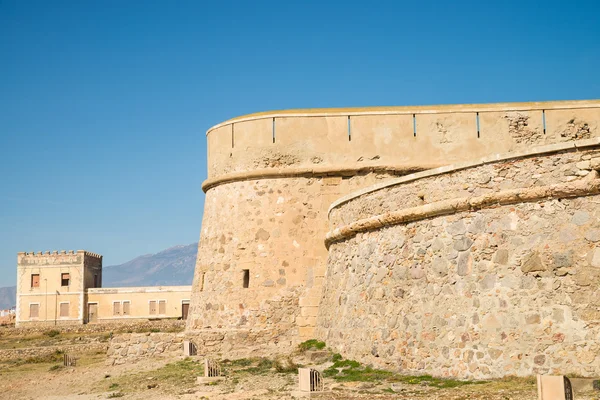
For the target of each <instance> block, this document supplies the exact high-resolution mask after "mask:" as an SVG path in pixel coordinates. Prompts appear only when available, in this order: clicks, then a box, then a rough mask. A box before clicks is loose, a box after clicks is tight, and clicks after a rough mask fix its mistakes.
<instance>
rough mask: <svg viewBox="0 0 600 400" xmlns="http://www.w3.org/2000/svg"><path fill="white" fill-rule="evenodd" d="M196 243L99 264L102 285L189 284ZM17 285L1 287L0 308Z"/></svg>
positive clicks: (11, 297)
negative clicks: (117, 262) (127, 259)
mask: <svg viewBox="0 0 600 400" xmlns="http://www.w3.org/2000/svg"><path fill="white" fill-rule="evenodd" d="M197 252H198V243H192V244H188V245H179V246H174V247H170V248H168V249H166V250H163V251H161V252H158V253H156V254H146V255H143V256H139V257H136V258H134V259H133V260H130V261H127V262H126V263H123V264H119V265H111V266H108V267H103V268H102V270H103V271H102V287H123V286H125V287H131V286H167V285H191V284H192V279H193V278H194V267H195V265H196V253H197ZM16 289H17V288H16V286H9V287H2V288H0V309H6V308H10V307H13V306H14V305H15V303H16Z"/></svg>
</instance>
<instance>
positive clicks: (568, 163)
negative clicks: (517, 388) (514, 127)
mask: <svg viewBox="0 0 600 400" xmlns="http://www.w3.org/2000/svg"><path fill="white" fill-rule="evenodd" d="M599 156H600V151H599V150H597V149H591V150H586V151H577V149H575V148H573V149H571V150H568V151H565V152H562V153H558V154H544V155H539V156H532V157H527V158H523V159H518V160H512V161H500V162H498V163H494V164H487V165H481V166H476V167H473V168H470V169H467V170H462V171H457V172H454V173H447V174H442V175H437V176H431V177H428V178H423V179H420V180H417V181H414V182H408V183H406V184H405V185H404V184H400V185H398V186H393V187H390V188H386V189H382V190H380V191H377V192H373V193H368V194H365V195H363V196H358V197H356V198H354V199H352V200H351V201H349V202H347V203H342V204H340V205H339V206H338V207H337V208H336V209H334V210H333V211H334V212H332V214H331V216H332V229H334V228H336V229H337V230H338V231H345V230H346V228H347V227H348V226H349V225H348V224H350V225H352V224H353V223H355V224H356V226H358V225H361V224H362V226H366V224H364V222H361V221H366V220H365V219H364V218H367V219H368V218H371V219H373V217H374V216H376V215H379V217H377V218H380V219H381V220H382V221H383V220H385V219H386V216H387V215H392V214H393V213H394V212H397V210H405V209H409V207H413V208H411V213H412V214H413V215H419V214H418V211H419V205H421V206H423V207H422V208H423V209H424V210H434V209H435V207H434V206H433V205H432V207H431V208H427V205H425V204H424V202H427V203H432V202H435V201H445V200H448V199H453V198H459V197H465V196H466V197H469V196H470V197H475V196H478V195H486V194H487V195H490V196H491V195H494V194H498V193H501V192H502V190H505V191H506V190H513V189H517V188H525V189H532V190H536V188H542V187H544V186H547V185H553V184H563V185H567V186H565V187H566V189H564V192H565V193H566V194H569V193H576V191H575V190H574V189H573V190H570V189H569V187H571V186H568V185H572V187H573V188H575V187H577V186H576V185H578V184H580V182H583V183H585V182H584V181H586V180H587V182H591V181H595V180H597V179H598V173H597V171H594V169H600V163H599V162H598V161H600V158H598V157H599ZM541 193H544V191H543V190H542V191H541ZM577 193H579V192H577ZM594 193H597V191H596V192H590V195H587V196H586V195H581V194H580V195H578V196H577V197H569V196H566V195H565V197H562V198H540V199H538V200H537V201H529V202H519V201H518V196H517V195H515V196H516V197H515V204H509V205H497V206H486V207H482V208H481V209H472V210H467V211H461V212H455V213H452V212H446V213H445V214H441V215H436V214H433V213H431V214H429V215H428V216H427V215H426V213H425V214H424V217H423V218H419V219H416V220H414V221H412V222H407V223H398V224H395V225H391V226H386V227H381V228H379V229H370V230H366V231H365V230H363V231H360V229H359V230H357V231H356V232H355V234H354V235H350V236H347V237H346V238H343V239H339V240H337V241H333V242H332V243H331V245H330V248H329V259H328V266H327V274H326V280H325V282H326V283H325V287H324V290H323V296H322V300H321V307H320V310H319V316H318V319H317V331H316V336H317V337H318V338H320V339H323V340H325V341H326V342H327V344H328V345H330V346H332V347H333V348H334V349H335V350H337V351H339V352H341V353H342V354H343V355H345V356H346V357H349V358H355V359H357V360H359V361H361V362H365V363H372V364H374V365H376V366H379V367H385V368H391V369H397V370H400V371H402V372H406V373H416V374H419V373H430V374H434V375H438V376H452V377H459V378H490V377H501V376H505V375H519V376H525V375H531V374H536V373H542V374H580V375H586V376H590V375H592V376H597V375H598V374H599V373H600V343H599V342H598V337H600V195H598V194H594ZM438 209H439V208H438ZM361 218H363V219H362V220H361ZM346 231H347V230H346Z"/></svg>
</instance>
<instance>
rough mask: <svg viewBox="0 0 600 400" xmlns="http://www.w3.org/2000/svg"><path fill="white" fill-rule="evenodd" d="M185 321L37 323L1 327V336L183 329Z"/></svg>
mask: <svg viewBox="0 0 600 400" xmlns="http://www.w3.org/2000/svg"><path fill="white" fill-rule="evenodd" d="M184 328H185V321H182V320H156V321H147V320H146V321H138V322H135V321H128V322H118V323H117V322H115V323H98V324H86V325H56V326H55V325H48V326H44V325H35V326H20V327H18V328H16V327H14V326H12V327H0V338H2V337H13V336H27V335H35V334H40V333H44V332H48V331H50V330H57V331H59V332H61V333H82V334H83V333H102V332H128V331H138V330H150V329H158V330H178V329H181V330H183V329H184Z"/></svg>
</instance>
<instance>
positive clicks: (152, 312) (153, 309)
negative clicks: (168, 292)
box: [149, 300, 156, 315]
mask: <svg viewBox="0 0 600 400" xmlns="http://www.w3.org/2000/svg"><path fill="white" fill-rule="evenodd" d="M149 304H150V315H156V301H154V300H151V301H150V302H149Z"/></svg>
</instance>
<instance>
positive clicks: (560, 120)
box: [203, 100, 600, 190]
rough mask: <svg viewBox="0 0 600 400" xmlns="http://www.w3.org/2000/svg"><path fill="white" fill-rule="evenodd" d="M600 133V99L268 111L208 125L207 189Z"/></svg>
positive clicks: (412, 164) (405, 166)
mask: <svg viewBox="0 0 600 400" xmlns="http://www.w3.org/2000/svg"><path fill="white" fill-rule="evenodd" d="M599 136H600V100H586V101H556V102H534V103H498V104H469V105H443V106H420V107H367V108H342V109H339V108H338V109H300V110H285V111H269V112H263V113H257V114H251V115H246V116H242V117H237V118H233V119H231V120H228V121H225V122H223V123H220V124H218V125H215V126H214V127H212V128H211V129H209V130H208V132H207V141H208V167H209V168H208V171H209V172H208V174H209V179H208V180H207V181H206V182H205V183H204V184H203V188H204V189H205V190H208V189H210V188H211V187H213V186H216V185H219V184H221V183H225V182H230V181H232V180H244V179H256V178H257V177H261V178H270V177H271V178H275V177H286V176H298V175H303V176H304V175H306V174H311V173H312V174H315V175H318V174H320V175H327V174H335V173H336V171H349V170H352V169H355V170H360V169H362V170H365V169H366V170H372V171H377V169H382V170H386V171H389V170H400V171H402V170H407V171H411V172H414V171H419V170H425V169H430V168H436V167H440V166H443V165H448V164H452V163H459V162H466V161H470V160H474V159H478V158H482V157H486V156H490V155H492V154H498V153H510V152H514V151H523V150H525V149H527V148H530V147H532V146H542V145H549V144H554V143H561V142H568V141H577V140H582V139H590V138H593V137H599Z"/></svg>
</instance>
